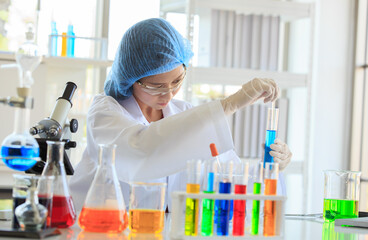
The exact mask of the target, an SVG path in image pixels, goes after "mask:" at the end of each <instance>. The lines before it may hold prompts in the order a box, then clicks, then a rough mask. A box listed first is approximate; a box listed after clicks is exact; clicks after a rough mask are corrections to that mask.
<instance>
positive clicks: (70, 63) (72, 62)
mask: <svg viewBox="0 0 368 240" xmlns="http://www.w3.org/2000/svg"><path fill="white" fill-rule="evenodd" d="M1 60H5V61H15V53H14V52H0V61H1ZM112 63H113V61H112V60H99V59H89V58H70V57H47V56H43V58H42V62H41V64H47V65H49V66H57V67H68V68H85V67H90V66H91V67H97V68H98V67H110V66H111V65H112Z"/></svg>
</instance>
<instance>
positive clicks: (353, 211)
mask: <svg viewBox="0 0 368 240" xmlns="http://www.w3.org/2000/svg"><path fill="white" fill-rule="evenodd" d="M360 175H361V172H358V171H338V170H325V171H324V178H325V179H324V202H323V218H324V220H325V222H334V221H335V219H339V218H357V217H358V211H359V193H360Z"/></svg>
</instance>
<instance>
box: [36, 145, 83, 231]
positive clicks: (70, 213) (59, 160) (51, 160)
mask: <svg viewBox="0 0 368 240" xmlns="http://www.w3.org/2000/svg"><path fill="white" fill-rule="evenodd" d="M46 143H47V161H46V165H45V167H44V169H43V172H42V176H54V177H55V179H54V186H53V189H54V193H53V196H52V210H51V211H52V215H51V227H57V228H67V227H70V226H72V225H73V224H74V223H75V220H76V217H77V216H76V213H75V209H74V204H73V200H72V197H71V196H70V193H69V187H68V182H67V180H66V173H65V167H64V144H65V142H54V141H47V142H46Z"/></svg>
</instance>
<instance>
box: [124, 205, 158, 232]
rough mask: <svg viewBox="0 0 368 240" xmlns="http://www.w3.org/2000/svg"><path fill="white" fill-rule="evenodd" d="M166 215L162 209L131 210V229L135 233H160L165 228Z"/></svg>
mask: <svg viewBox="0 0 368 240" xmlns="http://www.w3.org/2000/svg"><path fill="white" fill-rule="evenodd" d="M164 216H165V212H164V211H161V210H151V209H133V210H129V229H130V231H131V232H133V233H160V232H162V230H163V229H164Z"/></svg>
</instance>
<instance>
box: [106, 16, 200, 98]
mask: <svg viewBox="0 0 368 240" xmlns="http://www.w3.org/2000/svg"><path fill="white" fill-rule="evenodd" d="M192 56H193V52H192V50H191V45H190V42H189V41H188V40H187V39H185V38H183V37H182V36H181V35H180V34H179V33H178V31H177V30H176V29H175V28H174V27H173V26H171V24H170V23H169V22H167V21H166V20H164V19H161V18H151V19H147V20H144V21H141V22H138V23H136V24H135V25H133V26H132V27H131V28H129V29H128V30H127V31H126V33H125V34H124V36H123V38H122V40H121V42H120V46H119V48H118V51H117V53H116V56H115V60H114V63H113V64H112V67H111V71H110V73H109V74H108V76H107V79H106V82H105V87H104V90H105V93H106V95H108V96H111V97H113V98H115V99H116V100H122V99H125V98H127V97H129V96H131V95H132V90H133V88H132V86H133V84H134V83H135V82H136V81H138V80H139V79H142V78H144V77H147V76H151V75H157V74H160V73H165V72H170V71H171V70H173V69H175V68H176V67H178V66H179V65H181V64H185V65H188V63H189V60H190V59H191V58H192Z"/></svg>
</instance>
